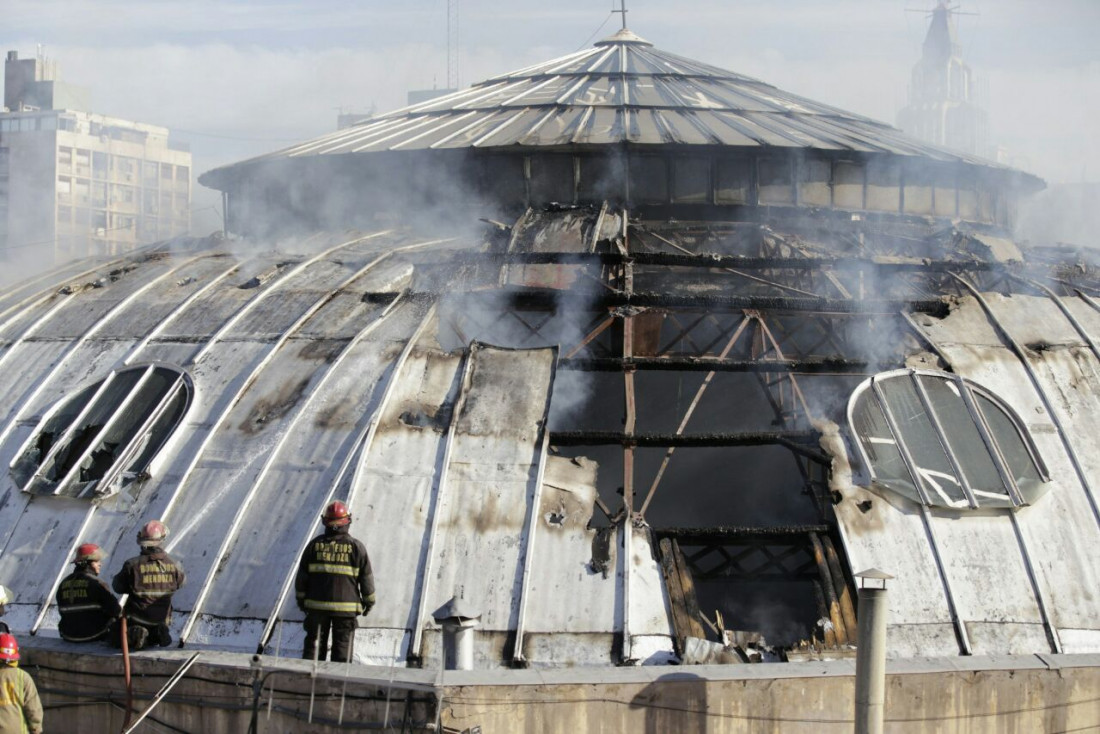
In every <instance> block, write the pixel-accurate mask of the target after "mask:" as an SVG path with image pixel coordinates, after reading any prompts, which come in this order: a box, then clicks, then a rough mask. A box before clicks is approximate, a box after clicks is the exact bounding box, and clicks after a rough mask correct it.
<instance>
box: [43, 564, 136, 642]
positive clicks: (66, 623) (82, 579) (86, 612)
mask: <svg viewBox="0 0 1100 734" xmlns="http://www.w3.org/2000/svg"><path fill="white" fill-rule="evenodd" d="M57 611H58V612H59V613H60V614H61V622H60V623H58V625H57V629H58V632H60V633H61V636H62V637H63V638H64V639H66V640H68V641H69V642H87V641H88V640H94V639H95V638H97V637H99V636H100V635H102V634H103V633H104V632H106V631H107V628H108V627H109V626H110V624H111V622H112V621H113V620H114V619H115V618H117V617H118V615H119V613H120V612H121V611H122V608H121V607H119V605H118V600H117V599H115V595H114V594H112V593H111V590H110V589H108V588H107V585H106V584H105V583H103V582H102V581H100V580H99V577H98V576H96V575H95V574H94V573H92V571H91V569H86V568H84V569H77V570H76V571H73V572H72V573H71V574H69V575H68V576H66V577H65V580H64V581H62V582H61V585H60V586H58V588H57Z"/></svg>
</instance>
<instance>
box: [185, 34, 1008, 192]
mask: <svg viewBox="0 0 1100 734" xmlns="http://www.w3.org/2000/svg"><path fill="white" fill-rule="evenodd" d="M619 144H630V145H635V146H648V145H652V146H658V145H668V144H674V145H691V146H695V145H697V146H724V147H731V148H741V149H743V148H771V149H775V148H800V149H819V150H833V151H853V152H858V153H892V154H896V155H912V156H923V157H926V158H932V159H937V160H945V161H966V162H970V163H974V164H978V165H984V166H995V164H992V163H990V162H989V161H987V160H985V159H982V158H978V157H976V156H971V155H967V154H963V153H958V152H955V151H951V150H948V149H945V148H940V147H937V146H934V145H931V144H928V143H924V142H922V141H920V140H917V139H915V138H911V137H909V136H908V135H906V134H905V133H903V132H901V131H900V130H898V129H896V128H894V127H891V126H890V125H886V124H884V123H881V122H877V121H875V120H872V119H870V118H867V117H863V116H861V115H857V114H853V113H850V112H845V111H844V110H841V109H838V108H836V107H832V106H829V105H825V104H821V103H819V102H814V101H812V100H809V99H806V98H804V97H801V96H799V95H796V94H792V93H790V92H785V91H783V90H781V89H779V88H777V87H775V86H772V85H771V84H767V83H765V82H762V81H759V80H757V79H753V78H751V77H747V76H743V75H741V74H736V73H734V72H731V71H727V70H725V69H721V68H718V67H716V66H711V65H709V64H704V63H701V62H698V61H693V60H691V59H687V58H684V57H681V56H677V55H675V54H671V53H668V52H665V51H661V50H660V49H658V48H656V47H654V46H653V45H652V44H651V43H649V41H646V40H645V39H643V38H641V37H639V36H637V35H635V34H634V33H633V32H631V31H629V30H627V29H623V30H621V31H619V32H618V33H615V34H614V35H612V36H610V37H609V38H606V39H604V40H602V41H600V42H598V43H596V44H595V45H594V46H592V47H591V48H587V49H584V50H582V51H577V52H576V53H572V54H568V55H566V56H562V57H560V58H556V59H553V60H551V61H546V62H543V63H539V64H535V65H533V66H528V67H526V68H523V69H518V70H516V71H513V72H510V73H507V74H503V75H500V76H496V77H493V78H491V79H487V80H485V81H483V82H481V83H479V84H475V85H473V86H472V87H470V88H468V89H463V90H461V91H458V92H454V93H452V94H448V95H445V96H442V97H438V98H436V99H433V100H430V101H427V102H423V103H421V104H417V105H413V106H410V107H405V108H403V109H400V110H396V111H394V112H390V113H387V114H383V115H379V116H377V117H374V118H372V119H370V120H367V121H365V122H362V123H360V124H358V125H355V126H353V127H351V128H347V129H344V130H339V131H337V132H334V133H330V134H328V135H325V136H323V137H320V138H317V139H315V140H311V141H309V142H306V143H302V144H300V145H295V146H292V147H290V148H286V149H284V150H280V151H278V152H275V153H272V154H269V155H266V156H261V157H260V158H258V159H252V161H245V162H244V163H243V164H236V165H235V166H231V167H227V168H223V169H217V170H215V171H212V172H210V174H207V176H210V175H211V174H214V176H213V177H212V178H213V179H215V180H216V179H218V178H220V176H221V174H222V173H223V172H226V171H227V169H228V168H235V167H236V166H240V165H246V164H248V163H251V162H255V161H261V160H268V159H277V158H298V157H303V156H318V155H340V154H349V153H371V152H382V151H410V150H449V149H463V148H465V149H469V148H475V149H516V148H538V147H548V148H558V149H560V148H562V147H573V148H575V147H592V146H608V145H619ZM996 167H1000V166H996ZM204 178H206V176H204ZM207 180H211V179H207ZM203 183H207V181H205V180H204V181H203Z"/></svg>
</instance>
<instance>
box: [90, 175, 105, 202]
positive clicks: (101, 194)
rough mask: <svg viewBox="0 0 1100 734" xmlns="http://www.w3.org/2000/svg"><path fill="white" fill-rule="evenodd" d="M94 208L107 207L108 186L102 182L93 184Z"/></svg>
mask: <svg viewBox="0 0 1100 734" xmlns="http://www.w3.org/2000/svg"><path fill="white" fill-rule="evenodd" d="M92 206H102V207H105V206H107V184H105V183H103V182H102V181H93V182H92Z"/></svg>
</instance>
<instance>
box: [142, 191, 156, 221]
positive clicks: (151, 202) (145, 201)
mask: <svg viewBox="0 0 1100 734" xmlns="http://www.w3.org/2000/svg"><path fill="white" fill-rule="evenodd" d="M141 202H142V207H141V210H142V211H143V212H144V213H145V214H148V215H151V216H156V215H157V213H158V210H157V192H155V191H149V190H146V191H145V195H144V196H142V197H141Z"/></svg>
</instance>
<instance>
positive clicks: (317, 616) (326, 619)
mask: <svg viewBox="0 0 1100 734" xmlns="http://www.w3.org/2000/svg"><path fill="white" fill-rule="evenodd" d="M302 626H303V627H304V628H305V631H306V641H305V645H304V646H303V650H302V658H304V659H305V660H313V656H314V654H316V655H317V659H318V660H324V659H325V656H326V655H327V654H328V636H329V631H331V632H332V661H333V662H336V663H346V662H347V661H348V660H349V659H350V658H351V645H352V639H353V638H354V636H355V628H356V627H358V626H359V625H358V620H356V618H355V617H336V616H333V615H331V614H328V613H327V612H306V620H305V622H303V623H302Z"/></svg>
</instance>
